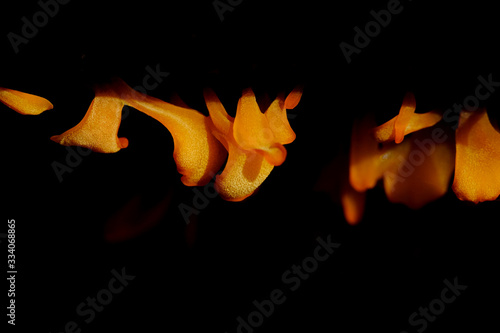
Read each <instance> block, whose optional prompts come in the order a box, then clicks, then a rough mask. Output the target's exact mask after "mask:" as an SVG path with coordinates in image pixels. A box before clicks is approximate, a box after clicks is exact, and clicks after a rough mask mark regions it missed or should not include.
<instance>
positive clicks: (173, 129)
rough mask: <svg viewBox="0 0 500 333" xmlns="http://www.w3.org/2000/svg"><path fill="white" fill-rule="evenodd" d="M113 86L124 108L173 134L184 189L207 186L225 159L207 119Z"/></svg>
mask: <svg viewBox="0 0 500 333" xmlns="http://www.w3.org/2000/svg"><path fill="white" fill-rule="evenodd" d="M115 86H116V89H118V90H119V91H120V94H121V98H122V99H123V100H124V101H125V103H126V104H127V105H129V106H131V107H133V108H135V109H137V110H139V111H142V112H144V113H145V114H147V115H148V116H150V117H152V118H154V119H156V120H158V121H159V122H161V123H162V124H163V126H165V127H166V128H167V129H168V130H169V132H170V134H172V138H173V140H174V153H173V156H174V160H175V163H176V165H177V171H179V173H181V174H182V175H183V176H182V178H181V181H182V182H183V183H184V185H187V186H198V185H205V184H207V183H208V182H209V181H210V180H211V179H212V178H213V176H214V174H216V173H217V171H218V170H219V169H220V167H221V166H222V164H223V163H224V160H225V158H226V156H227V154H226V151H225V150H224V147H223V146H222V145H221V144H220V142H219V141H218V140H217V139H216V138H215V137H214V136H213V135H212V130H213V124H212V121H211V120H210V118H209V117H206V116H204V115H203V114H201V113H200V112H198V111H196V110H194V109H190V108H186V107H181V106H176V105H173V104H170V103H167V102H164V101H162V100H160V99H158V98H154V97H151V96H148V95H145V94H142V93H139V92H137V91H135V90H133V89H132V88H130V87H129V86H128V85H126V84H125V82H123V81H121V80H120V81H117V84H116V85H115Z"/></svg>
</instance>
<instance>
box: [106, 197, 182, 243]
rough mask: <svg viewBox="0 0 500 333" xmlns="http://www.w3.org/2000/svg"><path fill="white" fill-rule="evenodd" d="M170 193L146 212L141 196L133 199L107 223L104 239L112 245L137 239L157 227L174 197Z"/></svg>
mask: <svg viewBox="0 0 500 333" xmlns="http://www.w3.org/2000/svg"><path fill="white" fill-rule="evenodd" d="M171 194H172V193H171V192H170V193H169V194H168V195H167V196H166V197H165V198H164V199H163V200H162V201H161V202H160V203H158V204H157V205H156V206H155V207H153V208H151V209H150V210H148V211H146V212H144V211H143V209H142V207H141V206H142V201H143V200H142V199H141V197H140V196H135V197H133V198H132V199H131V200H130V201H129V202H128V203H127V204H126V205H125V206H124V207H122V208H121V209H120V210H119V211H117V212H116V213H115V214H114V215H113V216H111V217H110V218H109V220H107V221H106V224H105V226H104V238H105V239H106V241H108V242H110V243H117V242H123V241H126V240H129V239H132V238H134V237H137V236H139V235H141V234H143V233H145V232H146V231H148V230H150V229H151V228H152V227H154V226H155V225H157V224H158V223H159V222H160V221H161V219H162V217H163V216H164V215H165V212H166V211H167V209H168V207H169V205H170V199H171V197H172V195H171Z"/></svg>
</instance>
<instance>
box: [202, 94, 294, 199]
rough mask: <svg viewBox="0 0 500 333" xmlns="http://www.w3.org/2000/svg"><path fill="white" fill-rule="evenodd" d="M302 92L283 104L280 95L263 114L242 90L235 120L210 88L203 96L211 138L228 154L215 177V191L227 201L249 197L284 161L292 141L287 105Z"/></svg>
mask: <svg viewBox="0 0 500 333" xmlns="http://www.w3.org/2000/svg"><path fill="white" fill-rule="evenodd" d="M301 94H302V91H301V90H298V89H296V90H294V91H293V92H292V93H291V94H290V95H289V96H292V97H290V99H289V98H288V97H287V99H285V101H283V97H282V96H281V95H280V96H278V97H277V98H276V100H275V101H274V102H272V103H271V105H270V106H269V108H268V109H267V110H266V112H265V113H262V112H261V111H260V109H259V106H258V104H257V101H256V100H255V95H254V93H253V91H252V90H251V89H245V90H244V91H243V95H242V97H241V98H240V100H239V101H238V106H237V110H236V116H235V118H233V117H231V116H229V115H228V114H227V112H226V110H225V108H224V106H223V105H222V103H221V102H220V100H219V98H218V97H217V95H215V93H214V92H213V91H212V90H210V89H205V91H204V96H205V101H206V104H207V108H208V110H209V112H210V117H211V119H212V122H213V124H214V127H215V130H214V135H215V136H216V137H217V139H219V140H220V141H221V142H222V143H223V144H224V146H225V147H226V149H227V150H228V152H229V156H228V160H227V163H226V166H225V168H224V171H223V172H222V174H221V175H219V176H217V179H216V183H215V185H216V188H217V190H218V192H219V193H220V195H221V196H222V197H223V198H224V199H225V200H229V201H241V200H243V199H245V198H246V197H248V196H250V195H251V194H252V193H253V192H254V191H255V190H256V189H257V188H258V187H259V186H260V185H261V184H262V182H263V181H264V180H265V179H266V178H267V176H268V175H269V174H270V173H271V171H272V170H273V168H274V166H278V165H280V164H281V163H283V161H284V160H285V158H286V150H285V148H284V147H283V144H285V143H290V142H292V141H293V140H294V139H295V133H294V132H293V131H292V129H291V128H290V125H289V123H288V119H287V118H286V106H288V107H290V108H292V107H295V106H296V105H297V104H298V101H299V100H300V95H301Z"/></svg>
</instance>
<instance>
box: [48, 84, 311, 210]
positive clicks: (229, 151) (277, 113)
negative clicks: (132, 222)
mask: <svg viewBox="0 0 500 333" xmlns="http://www.w3.org/2000/svg"><path fill="white" fill-rule="evenodd" d="M204 95H205V101H206V104H207V108H208V110H209V113H210V117H206V116H204V115H203V114H201V113H200V112H198V111H196V110H194V109H191V108H189V107H187V106H186V105H185V104H184V103H183V102H179V103H178V104H179V105H180V106H178V105H174V104H171V103H167V102H164V101H162V100H160V99H157V98H154V97H151V96H148V95H146V94H142V93H139V92H137V91H135V90H133V89H132V88H130V87H129V86H128V85H127V84H126V83H125V82H123V81H122V80H120V79H115V80H114V81H113V83H112V84H108V85H103V86H98V87H97V88H96V89H95V98H94V100H93V101H92V104H91V105H90V108H89V110H88V111H87V114H86V115H85V117H84V118H83V120H82V121H81V122H80V123H79V124H78V125H76V126H75V127H73V128H72V129H70V130H68V131H66V132H64V133H63V134H61V135H57V136H54V137H52V140H54V141H56V142H59V143H60V144H63V145H78V146H83V147H87V148H90V149H92V150H94V151H97V152H103V153H113V152H117V151H118V150H120V149H121V148H125V147H127V145H128V140H127V139H125V138H118V137H117V134H118V129H119V127H120V121H121V111H122V108H123V106H124V105H128V106H131V107H133V108H135V109H137V110H139V111H141V112H143V113H145V114H147V115H149V116H151V117H152V118H154V119H156V120H158V121H159V122H161V123H162V124H163V125H164V126H165V127H166V128H167V129H168V130H169V131H170V133H171V134H172V137H173V140H174V153H173V155H174V160H175V163H176V165H177V170H178V171H179V173H181V174H182V175H183V176H182V178H181V181H182V182H183V183H184V184H185V185H188V186H195V185H204V184H206V183H208V182H209V181H210V180H211V179H212V178H213V176H214V175H215V174H216V173H217V171H218V170H219V169H220V168H221V167H222V165H223V163H224V161H225V159H226V156H228V159H227V162H226V166H225V168H224V171H223V172H222V174H221V175H220V176H218V177H217V179H216V188H217V189H218V191H219V192H220V194H221V196H222V197H223V198H224V199H226V200H230V201H240V200H243V199H245V198H246V197H248V196H249V195H251V194H252V193H253V192H254V191H255V190H256V189H257V188H258V187H259V186H260V184H262V182H263V181H264V180H265V179H266V178H267V176H268V175H269V173H270V172H271V170H272V169H273V168H274V166H278V165H280V164H281V163H283V162H284V160H285V158H286V149H285V148H284V147H283V145H284V144H287V143H290V142H292V141H293V140H294V139H295V133H294V132H293V130H292V129H291V128H290V124H289V123H288V119H287V115H286V109H287V108H288V109H291V108H294V107H295V106H296V105H297V104H298V103H299V101H300V98H301V96H302V89H301V88H300V87H299V88H296V89H294V90H293V91H292V92H291V93H290V94H289V95H288V96H287V98H286V99H285V98H283V95H279V96H278V97H277V98H276V100H275V101H274V102H272V103H271V105H270V106H269V108H268V109H267V111H266V112H265V113H262V112H261V111H260V109H259V106H258V104H257V101H256V99H255V95H254V94H253V91H252V90H251V89H246V90H244V92H243V96H242V97H241V98H240V100H239V102H238V107H237V110H236V116H235V118H233V117H231V116H229V115H228V114H227V112H226V110H225V109H224V107H223V106H222V104H221V102H220V101H219V99H218V98H217V96H216V95H215V93H214V92H213V91H211V90H208V89H207V90H205V93H204ZM224 148H225V149H224Z"/></svg>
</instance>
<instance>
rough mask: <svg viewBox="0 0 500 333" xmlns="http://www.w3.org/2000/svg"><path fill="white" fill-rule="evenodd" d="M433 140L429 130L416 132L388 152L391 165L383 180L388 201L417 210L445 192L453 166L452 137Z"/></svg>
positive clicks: (446, 136)
mask: <svg viewBox="0 0 500 333" xmlns="http://www.w3.org/2000/svg"><path fill="white" fill-rule="evenodd" d="M443 133H444V131H443ZM432 137H434V136H433V135H432V134H431V130H430V129H428V130H422V131H419V132H417V133H415V134H414V135H413V136H412V137H411V139H410V140H406V141H405V142H403V143H402V144H401V145H398V146H396V147H394V148H393V150H392V151H391V152H390V153H391V154H392V155H393V156H392V158H391V159H392V160H393V161H394V163H393V164H392V165H391V166H390V167H389V168H388V169H387V170H386V172H385V173H384V177H383V179H384V189H385V193H386V195H387V198H388V199H389V201H391V202H393V203H402V204H405V205H406V206H408V207H410V208H412V209H418V208H421V207H423V206H424V205H426V204H427V203H429V202H431V201H434V200H436V199H438V198H440V197H441V196H443V195H444V194H445V193H446V192H447V191H448V187H449V184H450V179H451V175H452V174H453V169H454V167H455V147H454V140H453V136H452V134H451V133H447V134H444V135H442V136H441V137H440V142H436V141H433V140H431V138H432Z"/></svg>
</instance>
